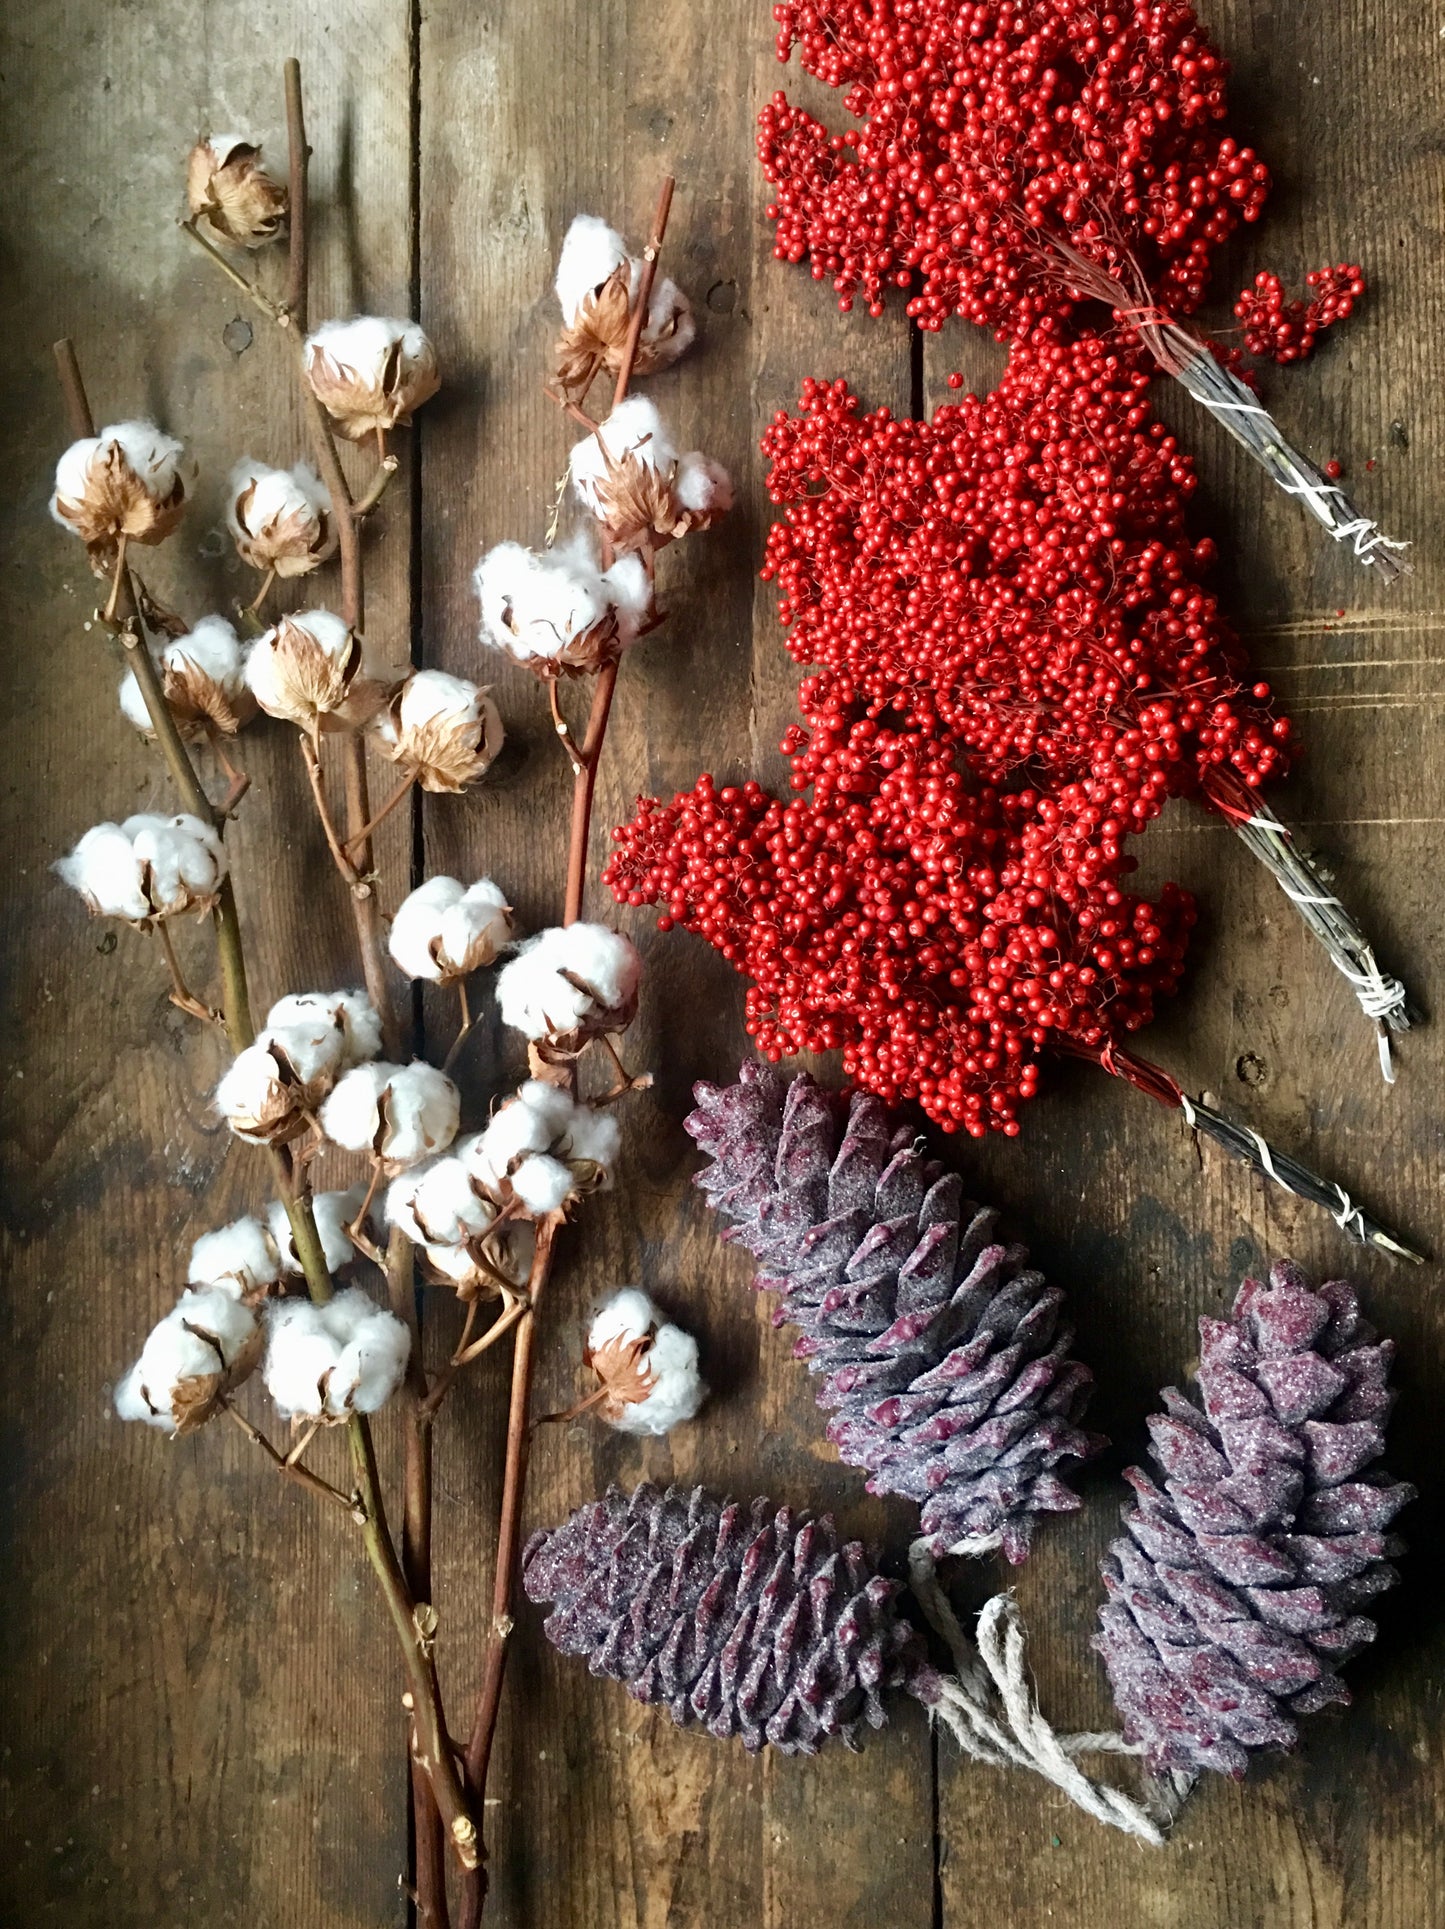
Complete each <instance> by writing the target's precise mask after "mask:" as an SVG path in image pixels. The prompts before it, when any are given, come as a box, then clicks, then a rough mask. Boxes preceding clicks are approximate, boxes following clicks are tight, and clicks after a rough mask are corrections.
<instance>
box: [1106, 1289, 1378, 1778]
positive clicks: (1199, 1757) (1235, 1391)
mask: <svg viewBox="0 0 1445 1929" xmlns="http://www.w3.org/2000/svg"><path fill="white" fill-rule="evenodd" d="M1199 1333H1200V1361H1199V1394H1200V1399H1201V1402H1202V1406H1201V1405H1196V1404H1195V1402H1194V1401H1193V1400H1191V1399H1189V1398H1188V1397H1187V1396H1186V1395H1184V1394H1183V1393H1180V1392H1178V1391H1177V1390H1176V1389H1175V1388H1173V1387H1170V1388H1166V1390H1165V1392H1164V1396H1163V1398H1164V1405H1165V1407H1166V1409H1167V1411H1166V1412H1165V1413H1163V1414H1160V1415H1158V1416H1156V1417H1155V1418H1154V1419H1152V1420H1151V1421H1150V1423H1149V1432H1150V1435H1151V1438H1152V1441H1153V1459H1154V1461H1155V1464H1156V1467H1157V1469H1158V1473H1159V1475H1160V1477H1161V1479H1162V1481H1163V1485H1162V1487H1161V1486H1157V1485H1156V1484H1155V1482H1154V1480H1152V1479H1151V1478H1150V1476H1149V1475H1148V1474H1147V1473H1145V1472H1143V1471H1142V1469H1140V1468H1137V1467H1134V1468H1131V1469H1130V1470H1129V1471H1128V1473H1126V1475H1125V1478H1126V1479H1127V1480H1128V1482H1129V1484H1130V1485H1131V1486H1132V1487H1133V1488H1134V1490H1135V1493H1136V1494H1137V1496H1138V1504H1137V1506H1135V1507H1134V1508H1132V1509H1131V1510H1130V1511H1129V1512H1128V1513H1126V1514H1125V1516H1124V1523H1125V1526H1126V1528H1127V1529H1128V1534H1127V1537H1126V1538H1125V1539H1122V1540H1118V1541H1115V1542H1114V1544H1113V1546H1112V1548H1111V1549H1110V1551H1109V1554H1108V1557H1107V1559H1106V1560H1105V1563H1104V1585H1105V1587H1106V1588H1107V1589H1108V1593H1109V1600H1108V1602H1107V1603H1106V1604H1105V1606H1104V1607H1103V1608H1102V1609H1101V1610H1100V1614H1099V1620H1100V1632H1099V1634H1098V1635H1096V1636H1095V1640H1094V1645H1095V1647H1096V1648H1097V1649H1098V1650H1099V1652H1100V1654H1101V1655H1102V1656H1103V1658H1104V1665H1105V1667H1106V1668H1107V1669H1108V1671H1109V1680H1110V1683H1111V1685H1112V1687H1113V1690H1114V1699H1115V1701H1116V1702H1117V1703H1118V1705H1119V1709H1120V1712H1121V1713H1122V1715H1123V1717H1124V1732H1125V1734H1126V1736H1127V1737H1128V1738H1129V1740H1131V1741H1133V1742H1137V1743H1141V1744H1142V1745H1143V1747H1144V1749H1145V1751H1146V1753H1147V1758H1148V1760H1149V1762H1150V1764H1151V1766H1153V1767H1154V1768H1156V1769H1159V1770H1165V1769H1179V1770H1184V1771H1186V1772H1191V1771H1198V1770H1200V1769H1206V1768H1212V1769H1216V1770H1219V1771H1220V1772H1222V1773H1224V1774H1228V1775H1234V1776H1240V1775H1242V1774H1243V1773H1244V1770H1245V1767H1246V1765H1247V1764H1248V1761H1249V1756H1250V1753H1251V1751H1253V1750H1255V1749H1261V1748H1271V1747H1273V1748H1289V1747H1292V1746H1293V1745H1294V1742H1295V1740H1296V1735H1297V1729H1296V1720H1295V1718H1296V1716H1298V1715H1306V1714H1313V1713H1314V1712H1315V1710H1316V1709H1319V1708H1324V1707H1327V1706H1328V1705H1329V1704H1330V1703H1331V1702H1345V1701H1348V1700H1349V1691H1348V1690H1347V1689H1346V1688H1345V1686H1344V1684H1343V1682H1342V1681H1341V1680H1340V1678H1339V1669H1340V1667H1341V1665H1342V1664H1343V1663H1344V1662H1346V1661H1348V1660H1349V1659H1350V1657H1351V1656H1352V1655H1355V1654H1357V1653H1358V1652H1359V1650H1360V1649H1361V1648H1362V1647H1364V1646H1365V1645H1366V1643H1367V1642H1370V1641H1372V1640H1373V1639H1374V1637H1375V1624H1374V1622H1373V1621H1371V1620H1369V1619H1367V1618H1366V1617H1365V1616H1364V1615H1363V1614H1361V1613H1360V1612H1359V1610H1360V1609H1361V1608H1363V1607H1365V1606H1367V1605H1368V1603H1369V1602H1371V1601H1372V1600H1373V1599H1374V1597H1375V1596H1376V1595H1377V1594H1379V1593H1381V1592H1383V1590H1384V1589H1385V1588H1387V1587H1390V1586H1391V1585H1392V1584H1393V1583H1394V1581H1395V1580H1396V1579H1397V1578H1398V1576H1397V1574H1396V1572H1395V1569H1394V1568H1393V1567H1392V1566H1391V1565H1390V1557H1391V1556H1392V1555H1394V1554H1396V1553H1398V1552H1399V1548H1400V1544H1399V1542H1398V1541H1397V1540H1396V1539H1395V1538H1394V1537H1393V1536H1392V1535H1390V1534H1388V1533H1387V1532H1386V1531H1385V1530H1386V1529H1387V1527H1388V1526H1389V1523H1390V1522H1391V1520H1393V1518H1394V1516H1395V1515H1396V1514H1397V1513H1398V1512H1399V1510H1400V1508H1401V1507H1403V1506H1404V1505H1405V1503H1406V1501H1408V1500H1410V1499H1411V1498H1413V1494H1414V1489H1413V1488H1411V1487H1409V1486H1406V1485H1405V1484H1404V1483H1403V1482H1399V1481H1391V1480H1390V1479H1389V1478H1388V1476H1387V1475H1386V1474H1385V1473H1384V1472H1383V1470H1382V1469H1381V1467H1380V1464H1379V1460H1380V1454H1381V1452H1382V1451H1383V1448H1384V1427H1385V1420H1386V1416H1387V1415H1388V1413H1389V1410H1390V1405H1391V1401H1392V1397H1393V1396H1392V1395H1391V1393H1390V1391H1389V1389H1388V1387H1387V1385H1386V1381H1387V1379H1388V1376H1389V1371H1390V1362H1391V1360H1392V1358H1393V1355H1394V1348H1393V1346H1392V1345H1391V1343H1390V1341H1389V1340H1378V1341H1377V1340H1376V1337H1375V1334H1374V1331H1373V1329H1372V1328H1371V1327H1369V1326H1367V1325H1366V1323H1365V1321H1364V1320H1363V1319H1362V1318H1361V1317H1360V1308H1359V1301H1358V1299H1357V1298H1356V1295H1355V1292H1354V1289H1353V1288H1352V1287H1351V1286H1348V1285H1347V1284H1345V1282H1344V1281H1342V1280H1331V1281H1329V1282H1328V1283H1327V1284H1325V1285H1323V1286H1321V1287H1320V1288H1319V1289H1318V1290H1317V1291H1311V1289H1310V1286H1309V1282H1308V1280H1307V1279H1306V1277H1305V1275H1304V1274H1303V1273H1302V1272H1301V1271H1300V1270H1299V1268H1298V1267H1296V1266H1292V1265H1277V1266H1275V1267H1274V1268H1273V1270H1272V1271H1271V1273H1270V1277H1269V1284H1268V1285H1267V1286H1266V1285H1264V1284H1262V1283H1261V1282H1260V1281H1259V1280H1253V1279H1251V1280H1246V1281H1245V1283H1244V1285H1243V1286H1242V1287H1241V1288H1240V1290H1239V1296H1238V1298H1237V1299H1236V1300H1235V1303H1234V1310H1233V1312H1232V1314H1231V1315H1230V1317H1229V1318H1228V1319H1202V1320H1200V1322H1199Z"/></svg>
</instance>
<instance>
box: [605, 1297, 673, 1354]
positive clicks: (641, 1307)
mask: <svg viewBox="0 0 1445 1929" xmlns="http://www.w3.org/2000/svg"><path fill="white" fill-rule="evenodd" d="M663 1323H664V1321H663V1316H662V1314H661V1313H660V1312H659V1311H658V1310H657V1308H656V1306H654V1305H653V1303H652V1301H651V1300H650V1299H649V1298H648V1297H647V1294H646V1293H644V1292H643V1291H642V1290H641V1288H640V1287H637V1286H623V1287H620V1288H619V1289H618V1291H617V1292H615V1293H614V1294H613V1295H612V1297H611V1299H609V1300H608V1301H607V1303H606V1305H605V1306H603V1307H601V1308H600V1309H599V1311H598V1313H597V1316H596V1317H595V1319H594V1320H593V1322H592V1324H591V1326H590V1327H589V1328H588V1331H587V1349H588V1351H589V1352H591V1353H596V1352H597V1351H598V1350H599V1349H600V1348H602V1347H604V1346H606V1345H608V1344H609V1342H611V1341H613V1340H624V1341H626V1340H640V1339H645V1338H646V1337H647V1335H648V1334H649V1333H650V1332H651V1331H652V1330H653V1328H654V1327H659V1326H661V1325H663Z"/></svg>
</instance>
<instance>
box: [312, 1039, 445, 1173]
mask: <svg viewBox="0 0 1445 1929" xmlns="http://www.w3.org/2000/svg"><path fill="white" fill-rule="evenodd" d="M460 1116H461V1100H460V1097H459V1095H458V1092H457V1088H456V1086H455V1085H453V1083H452V1081H451V1080H450V1079H449V1078H448V1077H447V1076H446V1074H445V1073H444V1072H439V1071H437V1070H436V1068H435V1067H434V1066H432V1065H428V1064H426V1063H425V1062H424V1061H423V1060H421V1059H418V1060H416V1061H415V1062H414V1063H413V1064H410V1065H386V1064H371V1065H358V1066H356V1067H355V1068H354V1069H353V1070H352V1071H349V1072H347V1073H346V1074H345V1076H344V1077H342V1078H341V1079H340V1080H339V1081H338V1082H337V1085H336V1089H335V1090H334V1091H333V1092H332V1094H331V1096H330V1097H329V1098H328V1099H327V1101H326V1103H325V1104H324V1105H323V1106H322V1108H321V1128H322V1130H323V1131H324V1132H325V1134H326V1136H327V1138H329V1139H330V1140H331V1141H332V1143H333V1144H335V1145H339V1146H343V1147H345V1149H346V1150H347V1151H350V1152H371V1151H373V1150H374V1151H375V1152H376V1153H377V1155H378V1156H379V1157H380V1158H382V1159H383V1160H385V1161H386V1162H387V1163H388V1164H389V1165H393V1166H396V1167H399V1168H400V1167H405V1166H409V1165H415V1164H416V1163H417V1161H418V1160H420V1159H425V1158H429V1157H431V1155H432V1154H433V1153H437V1152H444V1151H445V1150H446V1149H447V1147H448V1146H449V1145H450V1144H451V1142H452V1140H453V1139H454V1138H455V1137H456V1133H457V1124H458V1121H459V1119H460Z"/></svg>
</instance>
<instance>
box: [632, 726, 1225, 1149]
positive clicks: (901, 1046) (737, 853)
mask: <svg viewBox="0 0 1445 1929" xmlns="http://www.w3.org/2000/svg"><path fill="white" fill-rule="evenodd" d="M1039 803H1040V800H1039V799H1038V798H1037V797H1036V796H1035V795H1034V794H1033V793H1032V792H1020V793H1018V794H1016V795H1012V796H1003V795H1000V794H999V793H998V792H996V791H993V790H990V789H987V788H985V789H980V790H969V789H967V788H965V786H964V784H963V781H962V779H961V778H960V777H959V775H958V773H957V772H956V771H955V770H953V769H952V768H951V763H950V759H949V757H948V755H947V752H946V747H945V746H943V745H940V744H937V743H933V742H930V741H929V740H927V739H921V740H920V739H914V738H910V737H908V736H907V735H900V734H896V733H891V732H886V731H876V730H875V731H874V732H872V733H871V734H869V735H868V736H866V737H865V738H864V739H863V741H862V742H861V743H859V744H858V745H857V746H855V756H854V760H853V762H852V766H851V768H850V770H849V773H848V782H847V784H846V785H842V784H838V783H826V784H824V783H820V785H819V786H818V787H817V789H816V790H815V794H814V797H813V799H812V801H811V802H809V801H805V800H803V799H801V798H797V799H794V800H793V801H792V802H790V803H787V804H783V803H780V802H779V801H778V800H777V799H776V798H773V797H770V796H769V795H768V794H767V793H766V792H765V791H764V790H763V789H762V788H761V787H760V786H759V785H757V784H755V783H748V784H744V785H742V786H739V787H736V788H734V787H728V788H725V789H722V790H719V789H717V788H716V787H715V786H714V784H713V780H712V778H711V777H708V776H704V777H701V778H700V779H699V780H698V782H697V784H696V785H695V786H694V788H693V789H692V790H691V791H687V792H683V793H680V794H679V795H678V796H676V797H674V799H673V800H672V802H671V803H670V804H667V805H662V804H661V803H659V802H658V801H657V800H656V799H654V798H643V799H641V800H640V801H639V805H638V810H637V815H636V816H635V818H634V819H633V821H632V822H631V823H630V824H627V825H624V826H623V827H621V828H620V829H618V830H616V831H614V832H613V838H614V840H615V843H616V849H615V850H614V852H613V855H612V857H611V859H610V861H609V863H608V865H607V868H606V870H605V872H604V878H605V881H606V882H607V883H608V884H609V885H610V886H611V888H612V891H613V893H614V895H615V896H616V897H617V898H618V899H619V900H620V901H621V902H624V903H628V904H634V905H640V904H661V905H662V907H663V910H664V915H663V917H662V919H661V920H660V922H661V924H662V927H663V928H664V929H667V928H669V927H670V926H671V925H672V924H673V923H678V924H681V925H683V926H684V927H685V928H686V929H688V930H690V931H694V932H696V933H698V934H699V935H700V936H702V937H704V938H706V939H707V940H708V942H709V943H710V944H712V945H713V946H714V947H715V948H716V949H717V950H719V951H720V952H721V953H722V955H723V956H724V957H725V958H727V959H728V960H729V962H730V963H732V964H733V965H734V966H735V968H736V969H737V970H738V971H740V972H742V973H743V974H744V975H745V976H746V977H748V978H749V979H751V981H752V982H751V984H750V985H749V988H748V994H747V1028H748V1031H749V1034H750V1035H751V1036H752V1037H753V1038H754V1039H755V1040H756V1042H757V1045H758V1048H759V1050H760V1051H762V1052H763V1054H764V1055H765V1056H766V1057H768V1058H770V1059H772V1060H774V1061H776V1060H777V1059H778V1058H780V1057H781V1056H783V1055H784V1054H787V1053H793V1052H799V1051H818V1052H826V1051H841V1052H842V1054H843V1066H844V1071H845V1073H846V1075H847V1076H848V1077H849V1078H850V1079H851V1080H852V1081H853V1082H854V1083H855V1084H857V1085H860V1086H862V1087H863V1088H864V1089H866V1090H868V1091H871V1092H876V1093H877V1094H878V1095H879V1096H880V1097H881V1098H883V1099H885V1100H886V1101H888V1102H889V1103H894V1102H897V1101H899V1100H904V1099H917V1100H918V1101H919V1103H920V1104H921V1105H922V1107H923V1109H924V1110H925V1111H926V1112H927V1113H928V1114H929V1116H930V1117H931V1118H933V1119H935V1120H937V1122H938V1123H939V1124H940V1125H941V1126H942V1127H943V1128H944V1130H945V1131H950V1132H951V1131H957V1130H959V1129H960V1128H962V1129H963V1130H964V1131H966V1132H969V1133H970V1134H972V1135H973V1136H974V1137H976V1138H981V1137H982V1136H983V1135H984V1133H985V1132H988V1131H999V1132H1003V1133H1005V1134H1007V1135H1009V1136H1010V1137H1012V1136H1014V1135H1015V1134H1016V1133H1017V1132H1018V1129H1019V1127H1018V1117H1017V1108H1018V1105H1019V1103H1020V1102H1021V1101H1022V1100H1025V1099H1029V1098H1032V1097H1033V1096H1034V1094H1035V1092H1036V1090H1037V1089H1038V1081H1039V1060H1040V1057H1041V1055H1042V1054H1043V1053H1044V1052H1045V1051H1046V1050H1047V1049H1049V1048H1050V1047H1053V1048H1054V1049H1071V1050H1074V1051H1080V1052H1083V1053H1086V1054H1089V1055H1092V1056H1095V1057H1097V1056H1099V1055H1100V1053H1101V1052H1102V1051H1104V1050H1105V1049H1106V1048H1107V1047H1108V1045H1109V1044H1110V1042H1111V1041H1112V1040H1114V1039H1116V1038H1119V1037H1122V1036H1123V1035H1124V1034H1126V1033H1128V1032H1132V1031H1134V1030H1137V1029H1138V1028H1139V1027H1140V1026H1142V1025H1144V1024H1147V1023H1148V1021H1149V1019H1150V1017H1151V1016H1152V1015H1153V1004H1154V999H1155V997H1156V996H1158V995H1159V994H1160V993H1163V992H1167V991H1169V990H1172V988H1173V986H1174V984H1175V983H1176V981H1177V979H1178V977H1179V974H1180V971H1181V969H1182V964H1183V956H1184V949H1185V945H1186V943H1187V941H1188V933H1189V929H1190V927H1191V926H1192V924H1193V922H1194V907H1193V903H1192V900H1191V899H1190V898H1189V897H1188V896H1187V895H1186V894H1185V893H1184V892H1181V891H1179V890H1178V889H1177V888H1176V887H1174V886H1173V885H1167V886H1166V887H1165V889H1164V891H1163V893H1162V894H1161V897H1160V901H1159V903H1158V904H1150V903H1148V902H1147V901H1145V900H1144V899H1142V898H1138V897H1135V896H1133V895H1131V894H1129V893H1127V892H1125V891H1123V890H1122V889H1121V888H1120V887H1119V884H1118V881H1117V877H1118V874H1119V873H1121V872H1122V871H1124V870H1126V869H1128V868H1130V864H1131V860H1128V859H1123V860H1120V861H1118V862H1116V863H1114V864H1113V865H1110V864H1108V863H1106V862H1104V861H1102V859H1101V860H1100V861H1099V862H1097V864H1096V865H1095V866H1094V867H1093V871H1092V878H1091V881H1090V882H1088V883H1086V882H1084V877H1083V873H1082V871H1081V872H1079V873H1076V874H1074V875H1072V876H1061V875H1060V874H1059V872H1058V870H1057V868H1056V867H1055V866H1054V865H1053V864H1052V863H1050V862H1043V863H1040V862H1039V861H1038V859H1037V857H1036V856H1035V854H1034V853H1035V849H1036V847H1037V845H1038V844H1039V842H1040V841H1043V842H1044V843H1047V842H1048V840H1049V838H1050V836H1051V829H1050V827H1049V826H1048V825H1047V823H1045V822H1044V821H1043V820H1042V819H1041V818H1040V817H1039V815H1038V810H1039Z"/></svg>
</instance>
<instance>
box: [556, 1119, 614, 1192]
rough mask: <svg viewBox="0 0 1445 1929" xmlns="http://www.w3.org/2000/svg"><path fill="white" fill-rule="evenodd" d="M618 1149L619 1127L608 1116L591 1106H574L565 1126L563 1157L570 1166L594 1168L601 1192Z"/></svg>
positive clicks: (606, 1184)
mask: <svg viewBox="0 0 1445 1929" xmlns="http://www.w3.org/2000/svg"><path fill="white" fill-rule="evenodd" d="M621 1146H622V1127H621V1126H620V1125H619V1124H618V1122H617V1120H616V1119H615V1118H614V1117H613V1115H612V1113H611V1112H604V1111H603V1110H601V1108H600V1107H598V1106H595V1105H574V1106H573V1108H572V1116H571V1117H570V1118H569V1119H568V1121H567V1125H566V1136H565V1141H564V1148H563V1149H564V1152H565V1156H566V1157H567V1158H568V1159H569V1160H570V1161H571V1162H572V1164H573V1165H579V1164H583V1163H585V1164H589V1165H595V1166H596V1167H597V1168H598V1171H599V1174H600V1177H601V1181H602V1185H603V1187H604V1189H605V1188H606V1187H607V1186H608V1185H610V1184H611V1180H612V1173H613V1171H614V1169H615V1168H616V1165H617V1155H618V1152H619V1151H620V1150H621Z"/></svg>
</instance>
